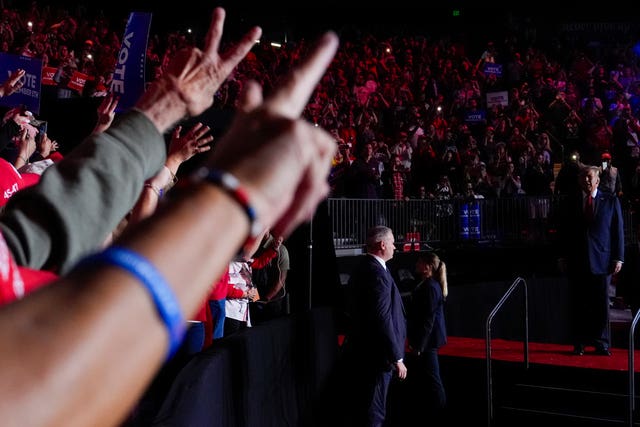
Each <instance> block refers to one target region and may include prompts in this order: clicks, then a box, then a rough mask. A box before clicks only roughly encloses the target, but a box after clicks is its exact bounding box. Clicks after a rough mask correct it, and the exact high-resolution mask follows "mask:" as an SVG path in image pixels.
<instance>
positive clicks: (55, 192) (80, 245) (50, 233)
mask: <svg viewBox="0 0 640 427" xmlns="http://www.w3.org/2000/svg"><path fill="white" fill-rule="evenodd" d="M165 156H166V145H165V142H164V138H163V137H162V135H161V134H160V133H159V132H158V130H157V129H156V128H155V126H154V125H153V123H151V122H150V121H149V120H146V119H145V118H144V116H143V115H141V114H140V113H136V112H133V113H130V114H128V115H127V116H124V117H122V119H121V120H120V123H119V124H118V126H113V127H112V128H111V129H109V130H108V131H106V132H104V133H102V134H100V135H92V136H90V137H89V138H88V139H87V140H85V141H84V142H83V143H82V144H81V145H79V146H78V147H77V148H76V149H75V150H74V151H72V152H71V153H69V154H68V155H67V156H65V158H64V159H63V160H62V161H60V162H59V163H57V164H55V165H53V166H51V167H49V168H48V169H47V171H46V173H44V174H43V175H42V178H41V179H40V182H39V183H38V185H36V186H34V187H30V188H29V189H25V190H23V191H21V192H18V193H16V194H15V195H14V196H13V197H12V198H11V200H10V202H9V204H7V206H6V207H5V212H4V215H3V217H2V219H1V222H0V227H1V230H2V233H3V235H4V237H5V239H6V241H7V244H8V246H9V249H10V250H11V253H12V255H13V257H14V259H15V260H16V262H17V263H18V264H19V265H23V266H28V267H31V268H36V269H39V268H52V267H59V268H60V269H61V271H62V272H64V271H66V270H67V269H68V267H69V266H70V265H72V264H73V263H74V262H75V261H76V260H77V259H78V257H80V256H82V255H83V254H85V253H86V252H87V251H90V250H92V249H94V248H96V247H98V246H99V245H100V244H101V242H102V241H103V240H104V239H105V237H106V236H107V234H108V233H110V232H111V231H112V230H113V229H114V228H115V227H116V226H117V225H118V223H119V222H120V221H121V220H122V218H124V216H125V215H126V214H127V212H128V211H129V210H130V209H131V208H132V207H133V205H134V203H135V202H136V201H137V199H138V197H139V195H140V191H141V190H142V188H143V183H144V181H145V180H146V179H148V178H150V177H151V176H153V175H154V174H155V173H156V172H157V171H158V170H159V169H160V167H161V166H162V164H163V163H164V160H165Z"/></svg>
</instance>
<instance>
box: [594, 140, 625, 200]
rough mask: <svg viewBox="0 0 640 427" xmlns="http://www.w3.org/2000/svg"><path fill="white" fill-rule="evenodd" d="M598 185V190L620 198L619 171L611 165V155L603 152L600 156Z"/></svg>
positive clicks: (620, 183) (620, 182)
mask: <svg viewBox="0 0 640 427" xmlns="http://www.w3.org/2000/svg"><path fill="white" fill-rule="evenodd" d="M601 159H602V165H601V166H600V185H599V186H598V189H599V190H600V191H603V192H607V193H611V194H615V195H616V196H618V197H622V194H623V193H622V179H621V178H620V170H619V169H618V168H617V167H615V166H613V165H612V164H611V153H609V152H608V151H605V152H603V153H602V155H601Z"/></svg>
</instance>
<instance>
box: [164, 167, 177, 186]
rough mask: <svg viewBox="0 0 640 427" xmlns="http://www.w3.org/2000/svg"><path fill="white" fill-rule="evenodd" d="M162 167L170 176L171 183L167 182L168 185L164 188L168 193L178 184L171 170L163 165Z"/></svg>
mask: <svg viewBox="0 0 640 427" xmlns="http://www.w3.org/2000/svg"><path fill="white" fill-rule="evenodd" d="M163 167H164V168H165V169H166V170H168V171H169V174H171V181H169V183H168V184H167V185H165V186H164V191H169V190H171V188H172V187H173V186H174V185H176V184H177V183H178V177H177V176H176V174H174V173H173V172H171V169H169V166H167V165H164V166H163Z"/></svg>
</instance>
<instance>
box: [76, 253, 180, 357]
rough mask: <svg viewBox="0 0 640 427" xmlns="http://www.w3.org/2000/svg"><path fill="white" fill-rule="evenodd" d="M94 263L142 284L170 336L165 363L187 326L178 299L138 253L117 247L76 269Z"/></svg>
mask: <svg viewBox="0 0 640 427" xmlns="http://www.w3.org/2000/svg"><path fill="white" fill-rule="evenodd" d="M96 264H107V265H112V266H116V267H120V268H122V269H123V270H126V271H127V272H129V273H130V274H131V275H133V276H134V277H135V278H136V279H138V280H139V281H140V283H142V285H143V286H144V287H145V289H146V290H147V292H149V295H150V296H151V299H152V300H153V304H154V305H155V307H156V310H157V311H158V314H159V315H160V319H161V320H162V322H163V323H164V325H165V327H166V328H167V332H168V333H169V350H168V352H167V360H168V359H170V358H171V357H172V356H173V355H174V354H175V352H176V351H177V350H178V349H179V348H180V345H182V340H183V338H184V334H185V331H186V323H185V320H184V316H183V314H182V310H181V309H180V304H179V303H178V299H177V298H176V296H175V294H174V292H173V290H172V289H171V287H170V286H169V284H168V283H167V281H166V280H165V279H164V277H163V276H162V274H161V273H160V272H159V271H158V270H157V269H156V268H155V266H154V265H153V264H151V262H149V260H147V259H146V258H144V257H143V256H141V255H140V254H138V253H136V252H134V251H132V250H130V249H126V248H123V247H118V246H111V247H109V248H107V249H105V250H104V251H102V252H98V253H96V254H93V255H89V256H88V257H86V258H84V259H83V260H81V261H80V263H79V264H78V267H84V266H87V265H96Z"/></svg>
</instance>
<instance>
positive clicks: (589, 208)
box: [584, 194, 593, 222]
mask: <svg viewBox="0 0 640 427" xmlns="http://www.w3.org/2000/svg"><path fill="white" fill-rule="evenodd" d="M584 216H585V218H586V219H587V221H588V222H591V221H593V197H592V196H591V194H589V195H588V196H587V203H585V205H584Z"/></svg>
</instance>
